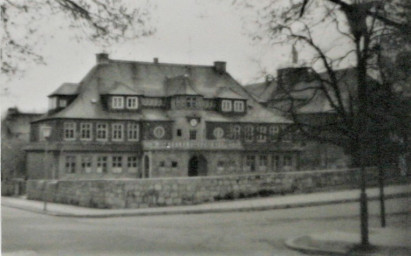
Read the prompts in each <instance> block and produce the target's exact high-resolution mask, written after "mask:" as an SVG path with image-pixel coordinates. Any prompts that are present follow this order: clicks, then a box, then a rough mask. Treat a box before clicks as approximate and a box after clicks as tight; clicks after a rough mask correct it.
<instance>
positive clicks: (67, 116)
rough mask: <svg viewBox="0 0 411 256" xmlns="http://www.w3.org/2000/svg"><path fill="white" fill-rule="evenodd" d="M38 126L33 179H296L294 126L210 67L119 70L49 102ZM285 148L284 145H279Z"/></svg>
mask: <svg viewBox="0 0 411 256" xmlns="http://www.w3.org/2000/svg"><path fill="white" fill-rule="evenodd" d="M49 100H50V110H49V112H48V114H47V115H45V116H43V117H42V118H40V119H39V120H37V121H35V122H32V124H31V134H30V137H31V144H30V146H28V147H27V148H26V151H27V163H28V164H27V170H28V174H29V179H112V178H114V179H116V178H132V179H134V178H151V177H185V176H206V175H223V174H239V173H250V172H256V173H258V172H272V171H274V172H275V171H284V170H296V169H298V157H299V148H298V147H297V146H295V145H294V144H293V143H292V142H291V141H290V139H289V138H288V137H287V136H281V134H282V131H283V130H285V128H286V127H287V126H289V125H290V124H291V121H290V120H288V119H286V118H284V117H282V116H281V115H278V114H275V113H274V112H272V111H269V110H267V109H266V108H264V107H263V106H261V105H260V104H259V103H258V102H257V101H255V100H254V99H253V98H252V97H250V95H249V94H248V92H247V91H246V90H245V89H244V88H243V87H242V86H241V85H240V84H238V83H237V82H236V81H235V80H234V79H233V78H232V77H231V76H230V74H228V73H227V71H226V63H225V62H220V61H217V62H215V63H214V65H212V66H199V65H184V64H167V63H160V62H159V61H158V59H154V61H153V62H136V61H122V60H112V59H110V58H109V56H108V55H107V54H98V55H97V64H96V65H95V66H94V67H93V68H92V69H91V70H90V72H89V73H88V74H87V75H86V76H85V77H84V78H83V80H82V81H81V82H80V83H78V84H76V83H65V84H63V85H62V86H61V87H59V88H58V89H57V90H56V91H55V92H53V93H52V94H51V95H50V96H49ZM280 138H281V139H280Z"/></svg>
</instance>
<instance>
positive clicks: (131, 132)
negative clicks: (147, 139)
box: [127, 123, 140, 141]
mask: <svg viewBox="0 0 411 256" xmlns="http://www.w3.org/2000/svg"><path fill="white" fill-rule="evenodd" d="M139 128H140V127H139V125H138V124H136V123H130V124H128V126H127V133H128V140H129V141H138V139H139Z"/></svg>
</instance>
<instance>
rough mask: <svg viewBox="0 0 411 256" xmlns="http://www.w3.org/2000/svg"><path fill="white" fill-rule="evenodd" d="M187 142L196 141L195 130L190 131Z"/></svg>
mask: <svg viewBox="0 0 411 256" xmlns="http://www.w3.org/2000/svg"><path fill="white" fill-rule="evenodd" d="M188 139H189V140H197V130H190V132H189V135H188Z"/></svg>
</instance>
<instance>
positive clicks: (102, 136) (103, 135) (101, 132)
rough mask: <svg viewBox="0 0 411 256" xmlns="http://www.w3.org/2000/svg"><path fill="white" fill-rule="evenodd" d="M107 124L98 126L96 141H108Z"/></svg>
mask: <svg viewBox="0 0 411 256" xmlns="http://www.w3.org/2000/svg"><path fill="white" fill-rule="evenodd" d="M107 128H108V126H107V124H104V123H98V124H97V129H96V130H97V135H96V139H97V140H100V141H104V140H107V133H108V132H107Z"/></svg>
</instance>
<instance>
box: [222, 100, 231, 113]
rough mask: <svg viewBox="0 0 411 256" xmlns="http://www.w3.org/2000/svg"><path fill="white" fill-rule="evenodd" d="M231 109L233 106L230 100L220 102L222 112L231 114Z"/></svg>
mask: <svg viewBox="0 0 411 256" xmlns="http://www.w3.org/2000/svg"><path fill="white" fill-rule="evenodd" d="M232 109H233V106H232V104H231V100H223V101H221V110H222V111H223V112H231V111H232Z"/></svg>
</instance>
